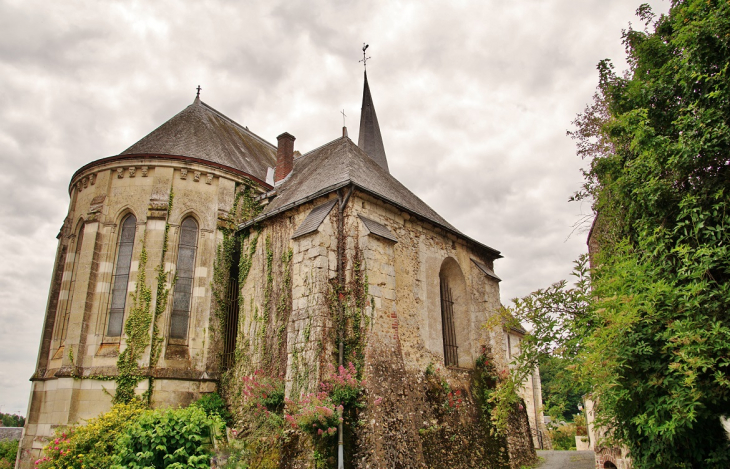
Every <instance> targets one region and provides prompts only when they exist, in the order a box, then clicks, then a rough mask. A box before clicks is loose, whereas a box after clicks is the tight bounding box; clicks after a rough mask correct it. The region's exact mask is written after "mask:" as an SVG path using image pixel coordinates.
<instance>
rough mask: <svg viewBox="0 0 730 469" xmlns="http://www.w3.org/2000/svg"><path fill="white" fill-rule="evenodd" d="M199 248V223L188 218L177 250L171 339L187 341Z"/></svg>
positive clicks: (183, 224)
mask: <svg viewBox="0 0 730 469" xmlns="http://www.w3.org/2000/svg"><path fill="white" fill-rule="evenodd" d="M197 247H198V223H197V222H196V221H195V219H194V218H192V217H188V218H186V219H185V220H183V222H182V224H181V225H180V242H179V244H178V249H177V270H176V272H175V275H176V276H177V280H176V281H175V293H174V294H173V296H172V316H171V317H170V338H171V339H187V337H188V321H189V319H190V304H191V302H192V294H193V276H194V273H195V251H196V250H197Z"/></svg>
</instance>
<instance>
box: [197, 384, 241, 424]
mask: <svg viewBox="0 0 730 469" xmlns="http://www.w3.org/2000/svg"><path fill="white" fill-rule="evenodd" d="M193 405H195V406H198V407H200V408H201V409H203V411H205V415H207V416H208V417H212V416H214V415H217V416H218V417H220V418H221V420H223V422H225V423H226V425H231V424H232V423H233V416H232V415H231V413H230V412H229V410H228V405H227V404H226V401H224V400H223V398H222V397H221V396H220V394H218V393H217V392H211V393H208V394H203V397H201V398H200V399H198V400H197V401H195V402H194V403H193Z"/></svg>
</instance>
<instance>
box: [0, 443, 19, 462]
mask: <svg viewBox="0 0 730 469" xmlns="http://www.w3.org/2000/svg"><path fill="white" fill-rule="evenodd" d="M17 454H18V441H17V440H6V441H0V469H5V468H7V469H10V468H11V467H15V456H16V455H17Z"/></svg>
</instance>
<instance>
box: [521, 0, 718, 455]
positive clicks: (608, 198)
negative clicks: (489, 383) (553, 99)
mask: <svg viewBox="0 0 730 469" xmlns="http://www.w3.org/2000/svg"><path fill="white" fill-rule="evenodd" d="M638 14H639V16H640V18H641V19H642V20H643V21H644V22H645V24H646V29H645V30H643V31H637V30H634V29H632V28H629V29H628V30H627V31H624V44H625V46H626V50H627V55H628V62H629V71H628V72H627V73H626V74H622V75H617V74H615V73H614V71H613V67H612V65H611V63H610V62H609V61H607V60H604V61H602V62H601V63H599V67H598V69H599V73H600V77H599V85H598V91H597V93H596V96H595V99H594V102H593V104H592V105H591V106H589V107H588V108H587V109H586V110H585V112H584V113H583V114H581V115H579V116H578V118H577V119H576V121H575V125H576V131H575V132H573V133H572V135H573V137H574V138H576V140H577V142H578V153H579V154H580V156H581V157H583V158H585V159H587V160H588V162H589V167H588V169H586V170H585V172H584V175H585V179H586V181H585V184H584V186H583V188H582V189H581V191H579V192H578V193H577V194H576V195H575V197H574V198H575V199H583V198H588V199H591V200H592V201H593V206H594V210H595V211H596V213H597V214H598V215H597V219H596V222H595V224H594V227H593V233H592V242H593V248H594V251H595V250H596V249H597V252H594V254H593V256H594V257H593V259H592V261H593V269H592V272H591V276H590V280H591V288H592V290H587V289H585V288H584V286H581V285H579V286H576V287H575V288H571V287H568V286H567V285H566V284H565V283H562V284H557V285H556V286H554V288H552V289H548V290H543V291H539V292H536V293H533V294H532V295H530V296H529V297H528V298H526V299H523V300H520V301H518V302H516V303H515V306H514V307H513V308H512V314H513V315H514V316H515V317H516V319H517V320H518V321H523V322H526V323H530V325H531V326H533V325H534V326H535V327H536V329H535V333H534V334H533V339H532V340H533V342H534V345H533V347H532V348H528V350H527V353H525V351H524V348H523V354H522V355H526V356H524V357H523V356H522V355H521V358H520V360H519V361H520V362H521V363H524V364H526V363H528V362H529V361H530V360H537V359H538V356H539V354H540V353H543V354H548V353H557V354H558V355H559V356H560V357H562V358H568V359H570V360H572V361H573V365H572V366H573V370H574V371H575V374H574V376H576V379H577V380H578V381H580V382H581V383H582V384H583V385H584V386H586V387H588V388H590V389H591V392H592V394H593V397H594V400H595V401H596V402H597V407H596V411H597V419H598V423H599V424H600V425H603V426H604V427H605V428H607V429H608V430H610V434H611V435H612V437H613V439H614V440H615V441H617V442H618V443H620V444H624V445H626V446H627V447H628V449H629V451H630V453H631V456H632V458H633V460H634V465H635V466H637V467H642V468H654V467H657V468H659V467H661V468H699V467H702V468H720V467H728V466H729V465H730V443H729V442H728V440H727V438H726V437H725V434H724V432H723V430H722V427H721V424H720V420H719V416H720V415H723V414H726V413H727V411H728V409H729V408H730V379H728V376H730V358H728V357H730V316H728V314H727V311H728V310H729V309H730V283H729V282H728V280H729V278H730V251H729V249H730V248H728V246H729V245H730V230H728V228H727V227H728V226H730V210H729V209H730V193H729V192H728V188H727V186H728V181H730V161H729V160H728V155H730V77H728V69H729V67H730V3H728V2H727V1H723V0H684V1H680V0H675V1H674V2H672V8H671V10H670V13H669V15H666V16H665V15H663V16H661V17H659V18H655V17H654V15H653V14H652V12H651V9H650V8H649V7H648V6H646V5H642V6H641V7H640V8H639V10H638ZM578 275H579V279H580V278H582V275H583V273H582V272H580V271H579V272H578ZM571 290H578V293H580V294H579V295H575V294H573V293H575V292H571ZM535 313H539V314H535ZM540 315H541V316H542V318H540ZM556 325H559V327H558V328H557V329H556V330H558V331H559V332H558V333H554V330H553V329H551V328H552V327H555V326H556Z"/></svg>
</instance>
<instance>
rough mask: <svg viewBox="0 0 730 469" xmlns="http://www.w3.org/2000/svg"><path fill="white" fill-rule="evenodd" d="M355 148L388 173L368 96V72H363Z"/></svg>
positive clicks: (383, 150)
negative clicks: (358, 132) (363, 82)
mask: <svg viewBox="0 0 730 469" xmlns="http://www.w3.org/2000/svg"><path fill="white" fill-rule="evenodd" d="M357 146H358V147H360V148H362V149H363V151H364V152H365V153H366V154H367V155H368V156H369V157H370V158H372V159H373V161H375V162H376V163H378V164H379V165H380V167H381V168H383V169H384V170H385V171H388V159H387V158H386V157H385V147H384V146H383V137H382V136H381V135H380V125H378V116H377V114H375V105H373V97H372V96H371V95H370V86H369V85H368V72H365V86H364V88H363V91H362V108H360V135H359V136H358V138H357Z"/></svg>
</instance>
